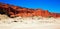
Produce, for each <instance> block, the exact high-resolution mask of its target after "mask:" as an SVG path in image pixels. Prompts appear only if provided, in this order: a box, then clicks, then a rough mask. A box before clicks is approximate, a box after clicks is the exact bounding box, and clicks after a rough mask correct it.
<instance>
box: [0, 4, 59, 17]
mask: <svg viewBox="0 0 60 29" xmlns="http://www.w3.org/2000/svg"><path fill="white" fill-rule="evenodd" d="M0 13H1V14H7V15H8V16H10V17H16V16H22V17H29V16H42V17H60V13H51V12H48V10H42V9H29V8H23V7H19V6H14V5H9V4H4V3H0Z"/></svg>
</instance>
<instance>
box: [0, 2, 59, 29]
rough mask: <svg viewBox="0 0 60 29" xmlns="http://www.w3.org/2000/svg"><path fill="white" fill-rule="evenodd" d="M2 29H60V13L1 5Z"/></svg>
mask: <svg viewBox="0 0 60 29" xmlns="http://www.w3.org/2000/svg"><path fill="white" fill-rule="evenodd" d="M0 29H60V13H52V12H49V11H48V10H42V9H30V8H23V7H18V6H14V5H9V4H4V3H0Z"/></svg>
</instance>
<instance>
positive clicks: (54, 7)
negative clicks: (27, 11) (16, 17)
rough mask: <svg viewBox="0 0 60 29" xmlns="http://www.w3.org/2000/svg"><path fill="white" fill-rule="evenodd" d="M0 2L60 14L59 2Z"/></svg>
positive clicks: (19, 0)
mask: <svg viewBox="0 0 60 29" xmlns="http://www.w3.org/2000/svg"><path fill="white" fill-rule="evenodd" d="M0 2H4V3H8V4H13V5H16V6H21V7H26V8H42V9H44V10H48V11H49V12H56V13H60V0H0Z"/></svg>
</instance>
